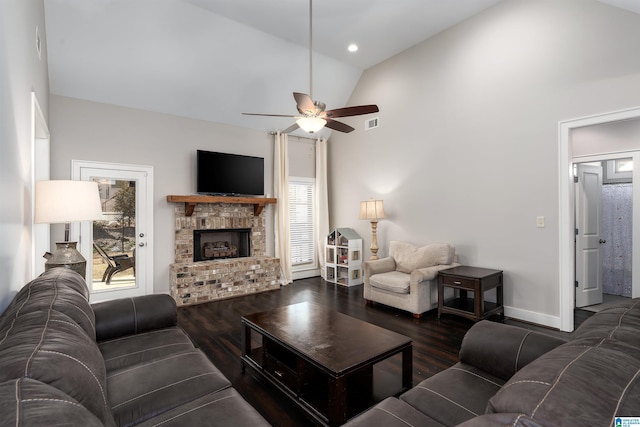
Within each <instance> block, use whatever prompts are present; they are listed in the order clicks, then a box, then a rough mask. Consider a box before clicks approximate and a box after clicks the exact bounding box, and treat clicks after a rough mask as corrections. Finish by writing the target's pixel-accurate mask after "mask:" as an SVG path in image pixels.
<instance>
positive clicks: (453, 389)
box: [400, 363, 504, 426]
mask: <svg viewBox="0 0 640 427" xmlns="http://www.w3.org/2000/svg"><path fill="white" fill-rule="evenodd" d="M503 384H504V381H503V380H501V379H500V378H497V377H494V376H492V375H489V374H487V373H486V372H484V371H482V370H480V369H477V368H475V367H473V366H470V365H466V364H464V363H457V364H455V365H454V366H452V367H450V368H449V369H446V370H444V371H441V372H438V373H437V374H435V375H434V376H432V377H430V378H427V379H426V380H424V381H422V382H421V383H420V384H418V385H417V386H415V387H414V388H412V389H411V390H409V391H407V392H406V393H404V394H403V395H401V396H400V399H401V400H403V401H405V402H407V403H408V404H409V405H411V406H413V407H414V408H416V409H418V410H419V411H420V412H422V413H423V414H425V415H427V416H428V417H430V418H433V419H434V420H436V421H438V422H439V423H442V424H444V425H447V426H452V425H456V424H459V423H461V422H464V421H466V420H468V419H470V418H473V417H476V416H478V415H482V414H484V412H485V408H486V406H487V402H488V401H489V399H490V398H491V397H492V396H493V395H495V394H496V393H497V392H498V390H500V387H501V386H502V385H503Z"/></svg>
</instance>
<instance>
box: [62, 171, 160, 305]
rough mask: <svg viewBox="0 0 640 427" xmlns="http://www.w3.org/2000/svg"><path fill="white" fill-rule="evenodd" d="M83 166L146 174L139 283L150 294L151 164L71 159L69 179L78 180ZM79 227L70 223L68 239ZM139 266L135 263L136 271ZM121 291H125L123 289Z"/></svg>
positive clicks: (95, 296) (98, 297) (105, 295)
mask: <svg viewBox="0 0 640 427" xmlns="http://www.w3.org/2000/svg"><path fill="white" fill-rule="evenodd" d="M83 168H90V169H104V170H105V173H106V174H108V171H109V170H118V171H131V172H137V173H140V172H142V173H145V174H146V176H147V180H146V186H147V191H146V194H145V199H144V203H145V204H146V215H145V216H144V217H143V218H142V221H143V223H144V224H145V229H146V235H145V236H144V239H143V240H144V245H145V247H146V253H147V255H146V257H145V261H146V262H145V263H144V276H143V277H144V284H143V285H141V288H140V289H142V291H143V293H144V295H150V294H152V293H153V283H154V280H153V271H154V265H153V259H154V245H153V234H154V225H153V166H142V165H130V164H122V163H110V162H97V161H88V160H71V179H72V180H79V179H80V174H81V170H82V169H83ZM80 227H81V224H80V223H79V222H75V223H72V224H71V228H70V239H71V240H78V237H79V236H80ZM136 242H138V236H136ZM83 256H84V257H85V258H87V255H86V254H83ZM87 260H88V261H87V271H91V270H90V267H91V265H90V263H89V258H87ZM138 269H139V266H137V265H136V271H140V270H138ZM123 291H126V289H125V290H123ZM113 292H117V291H113ZM91 297H92V300H93V301H95V302H97V301H105V300H108V299H113V298H118V297H119V296H118V295H117V294H114V293H112V292H99V293H93V292H92V293H91Z"/></svg>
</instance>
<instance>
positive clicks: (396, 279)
mask: <svg viewBox="0 0 640 427" xmlns="http://www.w3.org/2000/svg"><path fill="white" fill-rule="evenodd" d="M409 278H410V276H409V275H408V274H406V273H401V272H399V271H390V272H388V273H380V274H374V275H373V276H371V277H370V278H369V284H370V285H371V286H373V287H374V288H378V289H384V290H385V291H389V292H394V293H396V294H408V293H409Z"/></svg>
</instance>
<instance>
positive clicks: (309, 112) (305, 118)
mask: <svg viewBox="0 0 640 427" xmlns="http://www.w3.org/2000/svg"><path fill="white" fill-rule="evenodd" d="M312 95H313V0H309V95H307V94H306V93H301V92H293V98H294V99H295V101H296V108H297V109H298V113H299V115H291V114H261V113H242V114H244V115H247V116H267V117H293V118H296V122H295V123H294V124H293V125H291V126H289V127H288V128H287V129H285V130H284V131H282V132H283V133H289V132H293V131H294V130H296V129H298V128H301V129H303V130H305V131H307V132H309V133H314V132H317V131H319V130H320V129H322V128H323V127H325V126H326V127H328V128H329V129H333V130H337V131H340V132H345V133H348V132H351V131H353V130H355V129H354V128H353V127H351V126H349V125H348V124H346V123H342V122H339V121H337V120H335V119H336V118H339V117H351V116H360V115H362V114H369V113H377V112H378V111H380V110H379V109H378V106H377V105H373V104H372V105H358V106H354V107H343V108H335V109H333V110H327V109H326V105H325V104H324V103H323V102H320V101H314V100H313V99H312Z"/></svg>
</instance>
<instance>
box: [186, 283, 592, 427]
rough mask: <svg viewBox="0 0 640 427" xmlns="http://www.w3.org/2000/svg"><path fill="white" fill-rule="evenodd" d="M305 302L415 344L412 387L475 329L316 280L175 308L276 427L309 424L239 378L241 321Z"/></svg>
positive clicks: (394, 366)
mask: <svg viewBox="0 0 640 427" xmlns="http://www.w3.org/2000/svg"><path fill="white" fill-rule="evenodd" d="M303 301H310V302H314V303H316V304H321V305H324V306H327V307H330V308H332V309H334V310H337V311H339V312H341V313H344V314H347V315H349V316H352V317H355V318H357V319H360V320H363V321H366V322H369V323H373V324H375V325H378V326H381V327H383V328H386V329H390V330H392V331H395V332H397V333H400V334H403V335H406V336H408V337H410V338H411V339H412V340H413V384H414V385H416V384H418V383H419V382H420V381H422V380H424V379H425V378H428V377H430V376H432V375H434V374H435V373H437V372H440V371H442V370H444V369H446V368H448V367H450V366H452V365H453V364H455V363H456V362H457V361H458V352H459V350H460V344H461V342H462V337H463V336H464V334H465V333H466V332H467V330H468V329H469V328H470V327H471V326H472V325H473V322H472V321H470V320H467V319H464V318H461V317H458V316H453V315H444V314H443V315H442V318H441V319H440V320H438V319H437V313H436V310H432V311H430V312H428V313H425V315H424V316H423V317H422V318H421V319H415V318H413V317H412V315H411V314H410V313H407V312H404V311H400V310H396V309H393V308H390V307H386V306H384V305H381V304H373V305H366V304H365V301H364V299H363V297H362V286H354V287H351V288H347V287H343V286H339V285H335V284H333V283H328V282H325V281H323V280H321V279H320V278H311V279H303V280H296V281H295V282H294V283H293V284H292V285H289V286H285V287H283V288H282V289H280V290H277V291H270V292H264V293H260V294H254V295H247V296H244V297H238V298H233V299H228V300H222V301H215V302H210V303H205V304H199V305H193V306H188V307H181V308H179V309H178V323H179V325H180V326H181V327H182V328H183V329H184V330H185V331H186V332H187V333H188V334H189V336H190V337H191V338H192V340H193V341H194V343H195V344H196V345H197V346H198V347H200V348H201V349H202V351H204V352H205V353H206V355H207V356H208V357H209V359H210V360H211V361H212V362H213V363H214V364H215V365H216V366H217V367H218V368H219V369H220V370H221V371H222V373H223V374H224V375H225V376H226V377H227V378H228V379H229V380H230V381H231V383H232V384H233V386H234V387H235V388H236V390H238V392H239V393H240V394H242V396H244V398H245V399H246V400H247V401H248V402H249V403H250V404H251V405H252V406H254V407H255V408H256V409H257V410H258V411H259V412H260V413H261V414H262V415H263V416H264V417H265V418H266V419H267V421H269V422H270V423H271V424H272V425H274V426H298V427H299V426H311V425H313V423H312V422H311V421H310V420H309V419H307V418H306V417H305V415H304V414H303V412H302V411H301V410H299V409H298V408H297V407H296V406H295V405H294V404H293V403H292V402H290V401H289V400H288V398H286V397H285V396H284V395H283V394H282V393H281V392H279V391H278V390H277V389H276V388H275V387H274V386H272V385H271V384H269V383H267V382H266V381H264V380H263V379H261V378H260V376H259V375H257V374H255V372H253V370H252V369H251V368H247V370H246V372H245V373H244V374H242V373H241V366H240V355H241V347H240V335H241V324H240V317H241V316H243V315H246V314H250V313H256V312H260V311H265V310H269V309H272V308H276V307H281V306H284V305H289V304H295V303H298V302H303ZM588 315H589V314H588V313H586V312H585V313H581V314H580V315H578V313H576V322H577V323H580V322H581V321H583V320H584V319H585V318H586V317H587V316H588ZM496 320H498V319H496ZM504 323H507V324H514V325H518V326H521V327H525V328H528V329H532V330H538V331H542V332H545V333H549V334H560V335H564V336H567V337H568V335H569V334H564V333H562V332H558V331H554V330H551V329H547V328H543V327H540V326H537V325H532V324H527V323H523V322H519V321H515V320H512V319H508V318H507V319H505V320H504ZM382 369H384V370H389V371H392V372H394V374H395V375H398V376H399V375H400V362H399V360H390V361H389V362H387V364H386V365H385V366H383V367H382Z"/></svg>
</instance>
